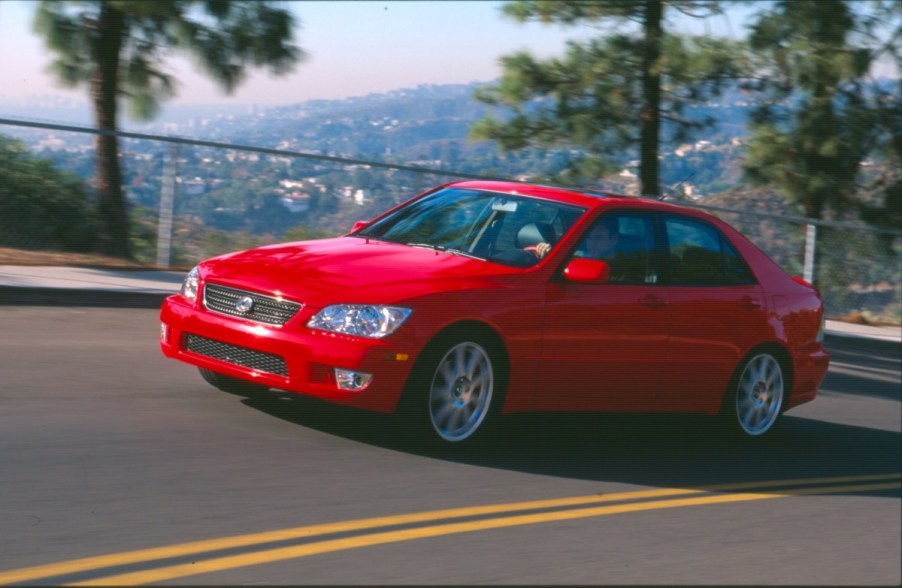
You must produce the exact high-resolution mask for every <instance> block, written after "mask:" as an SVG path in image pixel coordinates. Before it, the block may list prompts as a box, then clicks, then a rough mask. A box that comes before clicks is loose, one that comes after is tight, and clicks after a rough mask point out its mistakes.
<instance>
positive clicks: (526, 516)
mask: <svg viewBox="0 0 902 588" xmlns="http://www.w3.org/2000/svg"><path fill="white" fill-rule="evenodd" d="M900 481H902V474H900V473H893V474H878V475H870V476H852V477H848V476H847V477H834V478H807V479H805V478H802V479H795V480H777V481H767V482H753V483H744V484H743V483H738V484H723V485H717V486H705V487H699V488H689V489H683V488H663V489H658V490H639V491H633V492H620V493H615V494H595V495H590V496H577V497H571V498H561V499H552V500H537V501H531V502H517V503H510V504H497V505H489V506H477V507H468V508H454V509H447V510H438V511H431V512H422V513H413V514H406V515H397V516H385V517H375V518H369V519H359V520H355V521H346V522H338V523H327V524H321V525H311V526H306V527H296V528H292V529H281V530H277V531H267V532H262V533H252V534H248V535H236V536H233V537H223V538H219V539H211V540H207V541H195V542H191V543H182V544H178V545H170V546H166V547H156V548H152V549H141V550H138V551H129V552H124V553H116V554H110V555H102V556H97V557H88V558H83V559H73V560H69V561H62V562H58V563H53V564H47V565H39V566H32V567H27V568H21V569H16V570H9V571H5V572H3V571H0V584H20V583H23V582H30V581H36V580H48V579H52V582H53V583H60V582H66V581H68V580H67V579H66V578H67V577H69V578H70V579H74V578H71V577H72V576H80V577H82V578H84V577H90V579H88V580H84V581H76V582H73V583H72V584H70V585H75V586H77V585H92V586H98V585H135V584H149V583H152V582H161V581H164V580H171V579H174V578H184V577H187V576H194V575H197V574H206V573H211V572H221V571H223V570H230V569H234V568H240V567H245V566H252V565H258V564H264V563H272V562H276V561H281V560H286V559H294V558H300V557H307V556H311V555H318V554H321V553H328V552H334V551H341V550H345V549H355V548H359V547H368V546H373V545H382V544H387V543H398V542H401V541H411V540H414V539H425V538H428V537H437V536H440V535H453V534H457V533H470V532H473V531H484V530H488V529H498V528H502V527H514V526H519V525H531V524H536V523H548V522H554V521H565V520H572V519H580V518H587V517H598V516H605V515H612V514H621V513H628V512H639V511H647V510H658V509H665V508H680V507H685V506H699V505H705V504H724V503H729V502H743V501H750V500H765V499H768V498H780V497H784V496H804V495H815V494H841V493H856V492H871V491H880V490H893V489H898V488H900V487H902V482H900ZM751 490H766V491H760V492H756V493H752V492H749V491H751ZM610 503H615V504H610ZM589 505H591V506H589ZM505 513H516V514H509V515H508V516H492V515H503V514H505ZM461 519H466V520H461ZM446 521H447V522H446ZM425 523H434V524H431V525H430V524H425ZM405 525H407V526H409V527H405ZM411 525H412V526H411ZM368 530H374V531H373V532H368V533H360V532H362V531H368ZM348 533H357V534H354V535H351V536H342V537H337V538H328V537H327V538H324V539H319V540H313V541H309V540H310V539H312V538H316V537H323V536H328V535H338V534H348ZM291 541H294V542H299V541H303V543H301V544H293V545H287V546H275V545H273V544H275V543H284V542H291ZM241 548H249V549H248V551H247V552H245V553H238V554H232V555H229V554H222V553H219V552H222V551H225V550H236V549H241ZM217 553H219V554H218V555H217ZM200 554H206V558H203V557H202V558H193V559H194V560H195V561H191V562H190V563H171V562H167V560H174V559H178V558H186V557H187V556H197V555H200ZM148 562H156V565H157V566H159V567H150V569H143V570H138V571H122V568H127V567H139V566H138V564H147V563H148ZM152 565H153V564H151V566H152ZM144 567H148V566H144ZM117 569H118V571H117ZM92 572H93V573H92ZM104 574H106V575H104Z"/></svg>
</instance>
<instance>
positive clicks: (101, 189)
mask: <svg viewBox="0 0 902 588" xmlns="http://www.w3.org/2000/svg"><path fill="white" fill-rule="evenodd" d="M124 21H125V19H124V17H123V14H122V12H120V11H119V10H116V9H115V8H113V7H111V6H110V4H109V3H108V2H103V3H102V5H101V10H100V16H99V18H98V23H97V36H96V37H95V40H94V45H93V48H92V49H93V51H94V52H95V55H94V59H95V63H97V64H98V68H97V70H96V72H95V73H94V75H93V76H92V77H91V101H92V103H93V106H94V118H95V121H96V124H97V128H98V129H100V131H101V134H99V135H97V137H96V139H95V141H94V145H95V148H96V157H97V159H96V168H95V175H94V178H95V180H94V181H95V187H96V189H97V193H98V211H99V216H100V227H99V235H98V244H99V249H100V251H101V252H102V253H105V254H107V255H112V256H115V257H123V258H126V259H128V258H130V257H131V250H130V247H129V241H128V235H129V226H128V212H127V210H126V205H125V198H124V196H123V193H122V170H121V168H120V166H119V139H118V137H117V136H116V135H115V132H116V130H117V125H116V110H117V109H116V98H117V89H118V85H119V79H118V78H119V52H120V51H121V49H122V39H123V36H124V32H125V31H124V30H123V29H124V26H125V22H124Z"/></svg>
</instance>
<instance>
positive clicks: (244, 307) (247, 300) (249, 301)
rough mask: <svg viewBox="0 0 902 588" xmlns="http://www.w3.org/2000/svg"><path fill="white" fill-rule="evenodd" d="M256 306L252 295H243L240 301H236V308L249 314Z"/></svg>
mask: <svg viewBox="0 0 902 588" xmlns="http://www.w3.org/2000/svg"><path fill="white" fill-rule="evenodd" d="M253 307H254V299H253V298H251V297H250V296H242V297H241V298H239V299H238V302H236V303H235V310H237V311H238V312H240V313H241V314H247V313H249V312H250V311H251V309H252V308H253Z"/></svg>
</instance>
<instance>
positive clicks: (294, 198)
mask: <svg viewBox="0 0 902 588" xmlns="http://www.w3.org/2000/svg"><path fill="white" fill-rule="evenodd" d="M279 202H281V203H282V206H284V207H285V208H287V209H288V211H289V212H292V213H298V212H307V211H308V210H310V194H307V193H305V192H292V193H290V194H285V195H284V196H282V197H281V198H279Z"/></svg>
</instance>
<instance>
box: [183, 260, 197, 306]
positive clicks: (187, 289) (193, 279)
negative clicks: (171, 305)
mask: <svg viewBox="0 0 902 588" xmlns="http://www.w3.org/2000/svg"><path fill="white" fill-rule="evenodd" d="M199 276H200V272H198V271H197V268H196V267H194V268H191V271H190V272H188V275H187V276H185V281H184V282H182V288H181V290H179V293H180V294H181V295H182V296H184V297H185V298H187V299H188V300H194V299H195V298H197V282H198V280H199Z"/></svg>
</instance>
